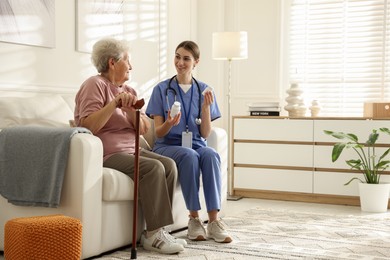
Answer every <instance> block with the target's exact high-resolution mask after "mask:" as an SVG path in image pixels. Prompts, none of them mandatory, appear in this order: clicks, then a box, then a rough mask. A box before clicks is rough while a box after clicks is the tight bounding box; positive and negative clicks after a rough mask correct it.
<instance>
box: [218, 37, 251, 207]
mask: <svg viewBox="0 0 390 260" xmlns="http://www.w3.org/2000/svg"><path fill="white" fill-rule="evenodd" d="M212 52H213V59H215V60H227V61H228V63H229V72H228V94H227V98H228V131H227V132H228V199H229V200H238V199H240V198H241V197H237V196H233V176H232V173H233V171H232V169H233V162H232V153H231V151H232V147H231V146H232V139H233V136H231V135H232V134H231V133H232V129H231V113H230V106H231V68H232V60H242V59H247V58H248V33H247V32H244V31H241V32H215V33H213V48H212Z"/></svg>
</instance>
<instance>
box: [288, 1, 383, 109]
mask: <svg viewBox="0 0 390 260" xmlns="http://www.w3.org/2000/svg"><path fill="white" fill-rule="evenodd" d="M389 5H390V3H388V1H387V0H291V6H289V8H290V26H289V28H290V31H289V47H288V49H289V50H288V51H289V54H288V57H289V68H288V71H289V79H290V81H296V82H297V83H298V84H299V86H300V87H302V88H303V90H304V93H305V101H306V102H307V103H310V101H311V100H313V99H317V100H319V102H320V103H321V105H322V110H321V115H322V116H362V115H363V104H364V102H381V101H382V102H383V101H390V84H389V83H390V78H389V69H390V60H389V52H390V49H389V47H390V37H389V27H390V26H389V25H390V24H389V22H390V13H389V10H388V9H389Z"/></svg>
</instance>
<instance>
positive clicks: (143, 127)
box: [74, 38, 186, 254]
mask: <svg viewBox="0 0 390 260" xmlns="http://www.w3.org/2000/svg"><path fill="white" fill-rule="evenodd" d="M92 63H93V65H94V66H95V67H96V69H97V71H98V73H99V74H98V75H95V76H91V77H89V78H88V79H87V80H86V81H84V83H83V84H82V85H81V88H80V90H79V91H78V93H77V95H76V99H75V101H76V107H75V112H74V119H75V122H76V124H77V125H78V126H82V127H85V128H88V129H89V130H90V131H91V132H92V133H93V134H94V135H96V136H97V137H99V138H100V139H101V140H102V143H103V149H104V151H103V153H104V154H103V156H104V158H103V166H104V167H108V168H113V169H116V170H118V171H121V172H123V173H124V174H127V175H128V176H130V177H131V178H133V177H134V176H133V175H134V152H135V129H134V125H135V115H136V112H135V109H134V108H133V107H132V105H134V104H135V103H136V101H137V99H138V97H137V92H136V91H135V90H134V89H133V88H132V87H130V86H128V85H126V84H125V82H126V81H127V80H129V74H130V71H131V69H132V66H131V64H130V57H129V46H128V45H127V43H126V42H124V41H119V40H116V39H111V38H106V39H102V40H100V41H98V42H96V43H95V45H94V46H93V51H92ZM149 127H150V123H149V120H148V118H147V117H146V115H145V113H144V111H142V112H141V116H140V134H144V133H146V132H147V131H148V129H149ZM139 178H140V182H139V191H140V194H139V198H140V204H141V205H142V210H143V213H144V216H145V221H146V229H147V231H146V232H144V233H143V234H142V244H143V247H144V248H145V249H147V250H153V251H156V252H160V253H165V254H173V253H178V252H180V251H183V250H184V246H185V245H186V241H185V240H184V239H176V238H174V237H173V236H171V235H170V234H169V233H168V232H166V231H165V230H164V227H165V226H167V225H170V224H172V223H173V217H172V211H171V205H172V197H173V190H174V187H175V185H176V181H177V169H176V165H175V162H174V161H173V160H172V159H170V158H167V157H164V156H161V155H158V154H155V153H153V152H150V151H147V150H141V151H140V158H139Z"/></svg>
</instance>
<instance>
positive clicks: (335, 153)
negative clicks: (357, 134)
mask: <svg viewBox="0 0 390 260" xmlns="http://www.w3.org/2000/svg"><path fill="white" fill-rule="evenodd" d="M345 146H346V144H345V143H336V144H335V145H333V150H332V162H335V161H337V159H338V158H339V157H340V154H341V153H342V152H343V150H344V148H345Z"/></svg>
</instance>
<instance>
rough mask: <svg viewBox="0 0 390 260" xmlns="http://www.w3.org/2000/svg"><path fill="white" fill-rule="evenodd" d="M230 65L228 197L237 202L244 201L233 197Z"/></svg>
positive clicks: (228, 96) (230, 62)
mask: <svg viewBox="0 0 390 260" xmlns="http://www.w3.org/2000/svg"><path fill="white" fill-rule="evenodd" d="M228 63H229V74H228V94H227V98H228V131H227V132H228V195H227V199H228V200H232V201H237V200H240V199H242V196H234V195H233V162H232V148H233V146H232V140H233V135H232V133H233V131H232V126H231V113H230V106H231V76H232V75H231V74H232V59H228Z"/></svg>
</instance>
